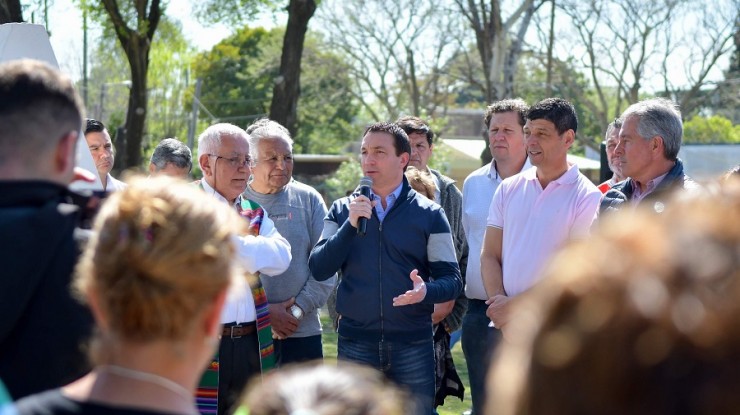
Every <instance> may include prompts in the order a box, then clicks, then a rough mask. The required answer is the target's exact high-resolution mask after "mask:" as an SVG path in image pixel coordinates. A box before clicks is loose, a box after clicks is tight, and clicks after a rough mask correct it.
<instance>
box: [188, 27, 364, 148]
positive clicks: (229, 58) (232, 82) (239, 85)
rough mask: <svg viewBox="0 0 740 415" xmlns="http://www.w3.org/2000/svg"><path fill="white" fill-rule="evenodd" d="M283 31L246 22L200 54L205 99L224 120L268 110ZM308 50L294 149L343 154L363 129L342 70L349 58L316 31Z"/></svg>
mask: <svg viewBox="0 0 740 415" xmlns="http://www.w3.org/2000/svg"><path fill="white" fill-rule="evenodd" d="M283 33H284V31H283V30H282V29H272V30H270V31H267V30H265V29H263V28H255V29H253V28H249V27H244V28H242V29H240V30H238V31H237V32H236V33H235V34H234V35H232V36H231V37H229V38H227V39H224V40H223V41H221V42H220V43H219V44H217V45H216V46H214V48H213V49H212V50H210V51H208V52H204V53H202V54H200V55H199V56H198V57H197V58H196V59H195V63H194V64H193V69H194V73H195V76H197V77H201V78H202V79H203V93H202V95H201V102H203V104H204V105H205V106H206V107H207V108H208V109H209V111H211V112H212V113H213V114H214V115H215V116H216V117H217V118H218V119H219V120H221V121H224V122H232V123H234V124H238V125H241V126H243V127H246V125H247V124H249V123H251V122H252V121H254V120H255V119H257V118H260V117H263V116H266V115H267V112H268V111H267V110H268V108H269V104H270V100H271V97H272V81H273V78H274V77H275V76H277V74H278V69H279V62H280V52H281V48H282V38H283ZM303 53H304V58H303V64H302V69H303V75H302V76H301V97H300V98H299V101H298V134H296V137H294V140H295V146H294V147H295V149H294V150H295V152H296V153H308V152H311V153H323V154H338V153H340V152H341V150H342V148H343V147H344V145H345V144H346V143H347V142H349V141H352V140H355V139H356V138H357V137H358V136H359V133H360V132H361V131H359V127H357V126H354V125H353V121H354V118H355V117H356V115H357V112H358V109H357V105H356V104H355V102H354V98H353V96H352V95H351V93H350V87H349V82H350V80H349V78H348V76H347V75H346V73H345V72H344V71H342V70H341V68H343V67H345V66H346V63H344V62H343V60H342V58H341V57H340V56H339V55H338V54H336V53H333V52H332V51H330V50H329V49H328V48H327V47H326V45H325V44H324V42H323V41H322V39H321V38H320V37H318V36H315V35H311V34H309V36H308V37H307V40H306V43H305V48H304V51H303Z"/></svg>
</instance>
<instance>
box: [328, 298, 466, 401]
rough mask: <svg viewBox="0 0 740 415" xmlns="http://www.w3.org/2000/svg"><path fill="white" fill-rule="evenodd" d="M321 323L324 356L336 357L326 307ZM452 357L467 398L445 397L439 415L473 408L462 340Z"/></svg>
mask: <svg viewBox="0 0 740 415" xmlns="http://www.w3.org/2000/svg"><path fill="white" fill-rule="evenodd" d="M321 324H322V326H323V328H324V334H323V335H322V340H323V343H324V357H326V358H336V357H337V333H335V332H334V327H332V324H331V320H330V319H329V316H328V313H327V312H326V310H325V309H323V310H321ZM452 358H453V359H454V360H455V367H456V368H457V374H458V375H460V379H462V381H463V383H464V384H465V400H464V401H460V400H459V399H457V398H456V397H454V396H453V397H448V398H447V399H445V404H444V405H442V406H440V407H439V408H437V412H438V413H439V415H460V414H461V413H462V412H463V411H466V410H468V409H470V408H471V406H472V403H471V401H470V392H469V390H470V385H469V383H468V367H467V365H466V364H465V356H464V355H463V352H462V348H461V347H460V342H458V343H457V344H456V345H455V347H454V348H453V349H452Z"/></svg>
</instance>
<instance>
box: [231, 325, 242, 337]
mask: <svg viewBox="0 0 740 415" xmlns="http://www.w3.org/2000/svg"><path fill="white" fill-rule="evenodd" d="M242 327H244V326H242V325H241V324H237V325H235V326H231V333H230V335H229V336H230V337H231V338H232V339H240V338H241V337H242V336H234V329H240V328H242Z"/></svg>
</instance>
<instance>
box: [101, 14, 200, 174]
mask: <svg viewBox="0 0 740 415" xmlns="http://www.w3.org/2000/svg"><path fill="white" fill-rule="evenodd" d="M192 56H193V48H192V46H191V45H190V44H189V43H188V42H187V40H186V39H185V37H184V36H183V34H182V27H181V24H180V23H179V22H175V21H172V20H170V19H168V18H167V17H166V16H163V17H162V20H161V21H160V23H159V26H158V30H157V32H156V33H155V35H154V41H153V42H152V47H151V51H150V53H149V58H150V63H149V74H148V94H147V99H148V108H149V111H148V116H147V118H146V126H145V130H144V136H143V140H142V152H143V155H144V157H143V158H142V164H141V166H140V167H145V166H146V165H147V164H148V162H149V156H150V155H151V152H152V151H153V150H154V147H156V145H157V144H158V143H159V141H161V140H162V139H164V138H167V137H177V138H180V139H184V138H185V137H186V135H187V121H188V113H187V110H186V107H185V101H184V93H185V92H186V90H187V82H188V79H187V73H186V72H187V69H188V63H189V62H190V61H191V59H192ZM125 62H126V57H125V55H124V53H123V49H122V48H121V45H120V44H119V43H118V42H117V41H116V39H115V35H114V33H113V29H112V27H111V26H110V24H106V25H104V27H103V33H102V36H101V37H100V42H99V43H98V44H97V45H96V46H95V49H94V51H93V53H92V54H91V56H90V65H91V66H90V75H89V82H88V88H89V91H88V102H87V103H86V106H87V108H88V116H89V117H92V118H98V119H100V121H102V122H103V123H104V124H105V125H106V126H107V127H108V129H109V130H110V132H111V134H112V135H113V138H114V139H115V135H116V133H117V130H118V127H121V126H123V125H124V124H125V121H126V110H127V102H128V94H129V88H130V81H129V80H128V79H129V76H130V72H129V71H128V68H127V65H126V63H125ZM119 151H120V149H119ZM116 164H117V165H118V163H116Z"/></svg>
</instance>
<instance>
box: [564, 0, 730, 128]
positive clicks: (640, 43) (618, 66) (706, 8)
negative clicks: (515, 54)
mask: <svg viewBox="0 0 740 415" xmlns="http://www.w3.org/2000/svg"><path fill="white" fill-rule="evenodd" d="M732 2H735V3H736V2H737V1H736V0H726V1H721V2H711V4H710V2H707V1H702V2H692V1H686V0H660V1H654V2H653V1H651V2H641V1H632V0H594V1H590V2H586V3H584V2H581V1H576V0H562V1H560V2H558V7H559V9H560V10H561V12H562V13H563V14H564V15H565V16H564V18H566V19H567V20H568V21H569V22H570V24H569V25H568V26H567V28H568V29H569V30H561V31H560V32H559V33H558V36H557V39H558V41H557V42H556V43H557V44H558V46H559V50H560V53H558V56H559V59H558V60H557V61H558V63H557V67H558V68H559V69H560V71H559V73H558V74H556V76H557V77H558V80H559V82H560V83H562V84H564V85H566V86H568V89H569V90H570V91H571V92H572V93H573V94H574V96H573V97H572V99H573V100H574V101H576V102H579V103H582V105H584V107H585V108H586V109H587V110H588V111H589V112H590V113H591V114H592V115H593V116H595V117H596V119H597V120H598V123H599V124H600V125H601V131H600V134H598V135H597V136H599V137H600V136H601V135H603V132H604V130H605V129H606V126H607V125H608V123H609V122H610V121H611V120H612V119H614V117H616V116H618V115H619V114H620V113H621V112H622V111H623V110H624V109H625V108H626V107H627V106H628V105H630V104H632V103H634V102H637V101H639V100H640V99H642V98H644V97H645V96H646V95H652V94H658V95H664V96H668V97H670V98H672V99H674V100H675V101H677V102H678V103H679V104H680V105H681V107H682V110H683V112H684V114H685V115H689V114H691V113H692V112H693V111H694V109H695V108H696V105H698V104H699V103H700V101H699V100H697V97H698V95H699V92H700V90H701V88H702V87H704V86H705V85H706V84H707V76H708V74H709V73H710V71H711V70H712V69H713V68H714V67H715V65H716V63H717V61H718V59H719V58H720V57H722V56H724V55H725V54H726V53H727V51H728V50H729V49H728V45H729V39H730V38H731V33H730V30H729V27H731V23H728V22H732V21H734V20H733V19H736V18H737V17H736V16H737V12H736V9H735V11H732V9H733V8H732V6H731V5H730V3H732ZM696 16H699V20H700V22H705V24H697V22H693V21H692V19H696ZM710 16H712V17H711V18H710ZM677 28H680V29H677ZM574 45H577V46H578V47H574ZM564 62H568V63H569V65H563V63H564ZM574 67H575V69H576V70H577V71H578V72H580V73H583V74H586V75H587V76H588V81H589V85H588V86H587V87H586V88H583V87H579V86H578V85H576V84H575V83H574V79H575V78H574V77H573V76H572V73H573V72H572V70H573V68H574ZM673 67H683V69H684V70H683V71H682V73H683V75H684V76H685V77H686V79H685V80H683V81H681V82H680V83H676V82H675V80H673V79H674V78H676V71H674V70H673ZM658 83H662V84H663V87H662V91H661V90H660V87H658V88H654V90H653V91H649V90H647V88H646V87H647V86H648V85H650V84H653V85H657V84H658Z"/></svg>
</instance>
